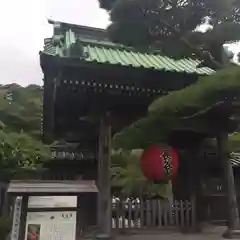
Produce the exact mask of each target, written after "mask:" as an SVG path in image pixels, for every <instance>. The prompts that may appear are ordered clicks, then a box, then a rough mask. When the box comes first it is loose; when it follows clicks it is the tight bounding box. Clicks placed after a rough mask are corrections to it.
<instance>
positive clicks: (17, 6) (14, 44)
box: [0, 0, 109, 85]
mask: <svg viewBox="0 0 240 240" xmlns="http://www.w3.org/2000/svg"><path fill="white" fill-rule="evenodd" d="M0 2H1V5H0V22H1V29H0V84H8V83H12V82H16V83H19V84H21V85H28V84H42V73H41V69H40V66H39V55H38V52H39V50H41V49H42V47H43V40H44V38H46V37H50V36H51V35H52V25H49V24H48V23H47V19H49V18H50V19H53V20H58V21H64V22H70V23H75V24H81V25H87V26H93V27H101V28H105V27H106V26H107V25H108V24H109V21H108V14H107V13H106V12H105V11H104V10H102V9H100V8H99V6H98V1H97V0H0Z"/></svg>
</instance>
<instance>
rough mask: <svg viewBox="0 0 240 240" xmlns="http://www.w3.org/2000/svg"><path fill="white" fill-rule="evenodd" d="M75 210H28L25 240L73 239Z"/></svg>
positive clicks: (74, 236)
mask: <svg viewBox="0 0 240 240" xmlns="http://www.w3.org/2000/svg"><path fill="white" fill-rule="evenodd" d="M76 216H77V215H76V212H75V211H69V212H30V213H28V214H27V224H26V234H25V240H75V239H76Z"/></svg>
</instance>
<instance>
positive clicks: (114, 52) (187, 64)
mask: <svg viewBox="0 0 240 240" xmlns="http://www.w3.org/2000/svg"><path fill="white" fill-rule="evenodd" d="M76 45H78V47H80V45H81V46H82V47H83V50H84V53H85V55H86V58H84V59H82V61H86V62H96V63H102V64H114V65H122V66H130V67H134V68H146V69H155V70H163V71H174V72H186V73H195V74H199V75H210V74H212V73H214V70H212V69H210V68H208V67H201V68H198V67H197V66H198V65H199V64H200V61H198V60H193V59H182V60H174V59H172V58H169V57H167V56H162V55H160V54H159V53H143V52H138V51H136V50H134V49H130V48H127V47H123V46H121V45H116V44H113V43H112V42H110V41H107V40H106V41H104V40H101V41H97V40H94V39H87V40H86V39H84V38H81V36H79V35H78V36H77V34H76V33H75V32H74V31H72V30H71V29H69V30H67V31H65V32H64V34H61V35H59V36H56V35H54V36H53V38H49V39H46V40H45V46H44V51H43V52H44V53H45V54H50V55H56V56H60V57H71V55H69V54H67V52H68V50H69V49H70V48H71V47H73V46H74V47H76Z"/></svg>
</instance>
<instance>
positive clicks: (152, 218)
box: [112, 200, 195, 230]
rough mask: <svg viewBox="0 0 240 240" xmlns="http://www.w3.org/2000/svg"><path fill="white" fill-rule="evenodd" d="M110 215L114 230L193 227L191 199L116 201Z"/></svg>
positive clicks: (193, 210)
mask: <svg viewBox="0 0 240 240" xmlns="http://www.w3.org/2000/svg"><path fill="white" fill-rule="evenodd" d="M112 217H113V218H112V228H113V229H115V230H124V229H126V230H129V229H163V228H194V227H195V207H194V202H193V201H172V202H171V201H162V200H146V201H143V200H142V201H141V200H135V201H131V200H127V201H116V203H113V206H112Z"/></svg>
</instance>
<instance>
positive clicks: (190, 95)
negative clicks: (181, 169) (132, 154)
mask: <svg viewBox="0 0 240 240" xmlns="http://www.w3.org/2000/svg"><path fill="white" fill-rule="evenodd" d="M239 79H240V68H239V67H231V68H227V69H224V70H221V71H219V72H217V73H216V74H213V75H211V76H208V77H203V78H201V79H200V80H199V81H198V82H197V83H195V84H193V85H191V86H189V87H186V88H184V89H182V90H178V91H175V92H172V93H170V94H169V95H167V96H164V97H160V98H158V99H157V100H155V101H154V102H153V103H152V104H151V105H150V107H149V111H148V116H147V117H145V118H144V119H140V120H139V121H137V122H135V123H133V124H132V125H130V126H129V127H126V128H125V129H123V131H121V132H120V133H118V134H116V135H115V136H114V141H113V146H114V147H115V148H126V149H133V148H145V147H146V146H148V145H150V144H152V143H157V142H165V141H166V139H167V137H168V135H169V134H170V132H171V131H172V130H173V129H174V127H175V126H176V124H177V122H178V121H179V120H180V119H182V118H183V117H186V116H189V115H192V114H194V113H196V112H200V111H201V110H203V109H206V108H207V107H209V106H212V105H214V104H215V103H216V102H219V101H222V100H226V97H228V96H229V95H235V96H238V95H239V92H240V81H239Z"/></svg>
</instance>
